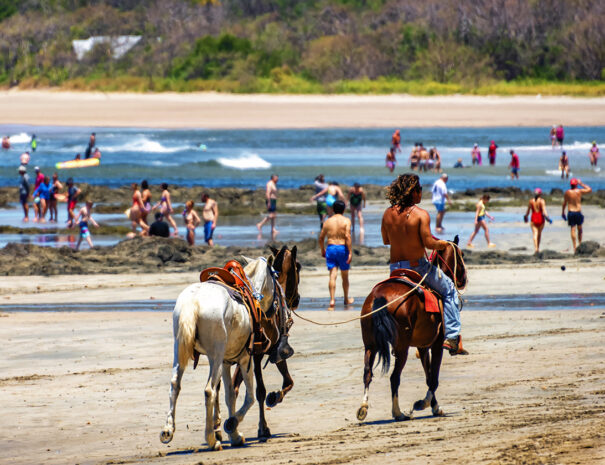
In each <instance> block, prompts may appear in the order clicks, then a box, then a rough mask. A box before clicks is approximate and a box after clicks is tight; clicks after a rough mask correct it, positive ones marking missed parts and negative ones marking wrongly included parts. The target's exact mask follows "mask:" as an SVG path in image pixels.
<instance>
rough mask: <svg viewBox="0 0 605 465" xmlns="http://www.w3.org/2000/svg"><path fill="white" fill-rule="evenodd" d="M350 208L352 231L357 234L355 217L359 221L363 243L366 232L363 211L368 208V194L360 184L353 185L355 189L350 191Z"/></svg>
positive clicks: (360, 237)
mask: <svg viewBox="0 0 605 465" xmlns="http://www.w3.org/2000/svg"><path fill="white" fill-rule="evenodd" d="M349 208H350V209H351V231H353V233H355V217H357V218H358V219H359V240H360V241H363V236H364V234H365V230H364V228H363V214H362V213H361V210H362V209H364V208H366V193H365V191H364V190H363V187H361V186H360V184H359V183H358V182H356V183H355V184H353V188H352V189H351V190H350V191H349Z"/></svg>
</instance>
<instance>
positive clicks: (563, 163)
mask: <svg viewBox="0 0 605 465" xmlns="http://www.w3.org/2000/svg"><path fill="white" fill-rule="evenodd" d="M559 170H561V179H563V176H565V177H566V178H569V157H568V156H567V153H566V152H565V151H563V152H562V153H561V158H559Z"/></svg>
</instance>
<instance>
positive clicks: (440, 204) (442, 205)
mask: <svg viewBox="0 0 605 465" xmlns="http://www.w3.org/2000/svg"><path fill="white" fill-rule="evenodd" d="M433 205H435V208H436V209H437V211H438V212H440V213H441V212H442V211H445V201H443V202H433Z"/></svg>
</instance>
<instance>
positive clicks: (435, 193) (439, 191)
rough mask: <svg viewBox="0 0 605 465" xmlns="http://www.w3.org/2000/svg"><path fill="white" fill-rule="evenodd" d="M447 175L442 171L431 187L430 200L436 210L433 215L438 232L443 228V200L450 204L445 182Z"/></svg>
mask: <svg viewBox="0 0 605 465" xmlns="http://www.w3.org/2000/svg"><path fill="white" fill-rule="evenodd" d="M447 180H448V176H447V174H445V173H443V174H442V175H441V177H440V178H439V179H437V181H435V183H434V184H433V188H432V189H431V194H432V201H433V205H435V209H436V210H437V216H436V217H435V231H437V232H438V233H442V232H443V231H444V228H443V217H444V216H445V202H446V201H447V203H449V204H451V203H452V201H451V200H450V196H449V195H448V193H447V186H446V185H445V184H446V183H447Z"/></svg>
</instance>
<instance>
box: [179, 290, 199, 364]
mask: <svg viewBox="0 0 605 465" xmlns="http://www.w3.org/2000/svg"><path fill="white" fill-rule="evenodd" d="M198 314H199V303H198V301H197V299H193V301H192V302H187V303H185V305H181V311H180V313H179V316H178V322H175V329H176V340H177V345H178V348H179V365H180V366H181V367H182V368H183V369H185V368H186V367H187V364H188V363H189V360H190V359H193V349H194V348H195V338H196V333H197V316H198ZM177 325H178V326H177ZM177 328H178V329H177Z"/></svg>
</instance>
